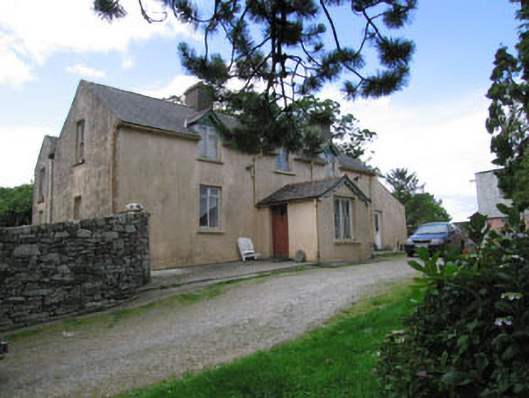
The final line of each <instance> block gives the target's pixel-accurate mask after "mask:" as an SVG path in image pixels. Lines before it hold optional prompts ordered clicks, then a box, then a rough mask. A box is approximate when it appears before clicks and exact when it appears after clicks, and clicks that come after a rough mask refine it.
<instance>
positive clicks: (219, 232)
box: [198, 229, 225, 235]
mask: <svg viewBox="0 0 529 398" xmlns="http://www.w3.org/2000/svg"><path fill="white" fill-rule="evenodd" d="M198 233H199V234H206V235H222V234H224V233H225V232H224V231H222V230H220V229H199V230H198Z"/></svg>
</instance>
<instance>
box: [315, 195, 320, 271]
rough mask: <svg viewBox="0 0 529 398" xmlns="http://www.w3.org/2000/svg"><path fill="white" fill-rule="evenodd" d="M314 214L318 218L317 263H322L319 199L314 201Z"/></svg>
mask: <svg viewBox="0 0 529 398" xmlns="http://www.w3.org/2000/svg"><path fill="white" fill-rule="evenodd" d="M314 214H315V217H316V261H317V262H318V263H319V262H320V225H319V217H318V199H314Z"/></svg>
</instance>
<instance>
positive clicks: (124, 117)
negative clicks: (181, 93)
mask: <svg viewBox="0 0 529 398" xmlns="http://www.w3.org/2000/svg"><path fill="white" fill-rule="evenodd" d="M81 85H84V86H86V87H88V88H89V89H90V90H91V91H92V92H93V93H94V94H95V95H96V96H97V97H98V98H99V99H101V101H103V103H104V104H105V105H106V106H107V107H108V108H109V109H110V110H111V111H112V112H113V113H114V114H115V115H116V117H117V118H118V119H120V120H121V121H123V122H126V123H132V124H135V125H139V126H144V127H150V128H155V129H161V130H166V131H171V132H175V133H180V134H185V135H190V136H198V134H197V133H196V132H195V131H193V130H191V129H189V128H188V127H187V126H188V125H189V124H192V123H194V122H196V121H198V120H199V119H200V118H201V117H202V116H204V115H205V114H207V113H208V112H209V111H210V110H205V111H200V112H199V111H196V110H195V109H193V108H190V107H187V106H184V105H180V104H173V103H171V102H168V101H165V100H162V99H159V98H152V97H148V96H146V95H142V94H137V93H133V92H131V91H124V90H120V89H117V88H114V87H109V86H104V85H102V84H97V83H92V82H88V81H86V80H81ZM215 115H216V116H217V118H218V119H219V120H220V121H221V122H222V123H224V125H226V127H228V128H234V127H236V126H237V125H238V121H237V119H235V118H233V117H230V116H227V115H224V114H221V113H218V114H217V113H216V114H215ZM336 159H337V161H338V163H339V164H340V166H342V167H345V168H346V169H348V170H351V171H353V172H354V171H356V172H360V173H365V174H370V175H375V172H374V171H373V170H371V169H370V168H369V167H367V166H366V165H365V164H363V163H362V162H360V161H358V160H355V159H352V158H350V157H348V156H347V155H345V154H343V153H337V154H336Z"/></svg>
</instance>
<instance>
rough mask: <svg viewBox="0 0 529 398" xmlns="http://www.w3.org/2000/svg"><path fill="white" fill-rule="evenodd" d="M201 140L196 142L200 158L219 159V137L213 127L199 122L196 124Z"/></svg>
mask: <svg viewBox="0 0 529 398" xmlns="http://www.w3.org/2000/svg"><path fill="white" fill-rule="evenodd" d="M196 129H197V130H198V134H199V135H200V138H201V140H200V141H199V143H198V156H199V157H200V158H201V159H210V160H220V145H219V144H220V139H219V134H218V133H217V130H216V129H215V128H214V127H211V126H206V125H204V124H199V125H197V126H196Z"/></svg>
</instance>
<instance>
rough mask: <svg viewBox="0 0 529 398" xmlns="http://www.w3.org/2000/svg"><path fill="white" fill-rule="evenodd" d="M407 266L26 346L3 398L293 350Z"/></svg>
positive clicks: (249, 291) (127, 381) (39, 339)
mask: <svg viewBox="0 0 529 398" xmlns="http://www.w3.org/2000/svg"><path fill="white" fill-rule="evenodd" d="M414 275H415V271H413V270H412V269H411V268H410V267H409V266H408V265H407V263H406V261H405V260H400V259H399V260H392V261H385V262H381V263H375V264H367V265H359V266H350V267H341V268H335V269H315V270H309V271H303V272H297V273H291V274H283V275H276V276H271V277H267V278H262V279H253V280H248V281H244V282H241V283H237V284H235V285H232V286H229V287H227V290H226V292H225V293H223V294H222V295H220V296H218V297H216V298H214V299H209V300H202V301H199V302H196V303H194V304H191V305H185V306H159V307H155V308H153V309H151V310H149V311H144V312H139V313H137V314H135V315H133V316H130V317H125V318H123V319H120V320H119V321H117V322H116V323H115V324H113V325H112V327H108V326H102V325H101V324H98V323H97V322H96V323H87V324H83V325H81V326H78V327H74V328H73V329H71V330H69V331H62V330H60V329H58V328H51V329H49V330H48V329H45V331H43V332H41V333H39V334H37V335H34V336H30V337H25V338H22V339H20V340H18V341H17V342H16V344H15V345H14V346H13V350H12V351H13V352H12V355H10V356H9V357H8V358H6V359H5V360H3V361H1V362H0V397H2V398H3V397H6V398H7V397H10V398H16V397H39V398H40V397H46V398H48V397H72V398H73V397H107V396H112V395H113V394H116V393H118V392H122V391H127V390H130V389H132V388H134V387H138V386H143V385H147V384H150V383H154V382H156V381H159V380H161V379H164V378H171V377H177V376H179V375H181V374H182V373H184V372H185V371H189V370H191V371H195V370H200V369H202V368H204V367H207V366H212V365H216V364H219V363H223V362H228V361H231V360H233V359H234V358H237V357H240V356H243V355H247V354H250V353H252V352H255V351H258V350H265V349H268V348H270V347H272V346H274V345H276V344H278V343H280V342H283V341H286V340H290V339H292V338H294V337H296V336H298V335H299V334H301V333H302V332H304V331H306V330H307V329H310V328H313V327H316V326H319V325H321V324H322V323H323V322H324V321H325V320H326V319H328V318H329V317H331V316H332V315H333V314H335V313H336V312H337V311H339V310H340V309H341V308H343V307H344V306H347V305H348V304H350V303H352V302H354V301H355V300H356V299H358V298H360V297H362V296H366V295H369V294H373V293H375V292H376V291H377V290H380V289H382V288H383V287H384V286H386V285H387V284H388V283H392V282H395V281H398V280H403V279H407V278H411V277H413V276H414Z"/></svg>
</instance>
